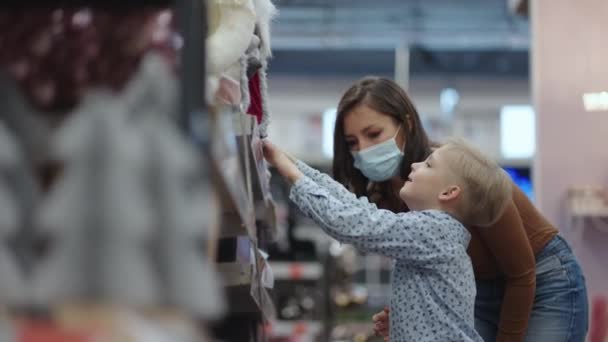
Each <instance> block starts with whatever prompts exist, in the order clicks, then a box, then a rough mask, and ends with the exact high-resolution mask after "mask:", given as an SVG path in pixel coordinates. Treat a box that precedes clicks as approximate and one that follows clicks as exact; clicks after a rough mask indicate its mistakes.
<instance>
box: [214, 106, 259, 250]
mask: <svg viewBox="0 0 608 342" xmlns="http://www.w3.org/2000/svg"><path fill="white" fill-rule="evenodd" d="M232 118H233V117H232V116H231V114H230V113H224V114H223V115H220V117H218V118H217V120H215V121H214V124H213V125H212V129H211V134H212V138H211V144H210V152H211V161H212V162H211V164H212V168H211V169H212V174H213V177H214V180H215V184H216V186H217V189H216V190H217V191H216V193H217V196H218V198H219V200H220V207H221V212H222V216H221V218H222V222H220V236H222V237H226V236H234V235H240V234H242V233H243V232H246V233H247V234H248V235H249V236H250V237H251V238H252V239H255V237H256V229H255V213H254V208H253V205H252V203H251V201H250V198H251V196H250V194H249V191H248V190H247V186H246V175H245V174H244V173H243V167H242V165H241V159H242V157H241V156H240V154H241V151H240V150H239V147H238V144H237V141H236V140H235V138H236V132H235V130H234V128H233V122H232Z"/></svg>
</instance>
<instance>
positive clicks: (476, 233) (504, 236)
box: [468, 184, 557, 342]
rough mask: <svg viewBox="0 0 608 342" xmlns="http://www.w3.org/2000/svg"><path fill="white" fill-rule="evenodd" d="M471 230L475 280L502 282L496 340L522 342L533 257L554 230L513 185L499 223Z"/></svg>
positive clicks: (530, 298) (532, 282)
mask: <svg viewBox="0 0 608 342" xmlns="http://www.w3.org/2000/svg"><path fill="white" fill-rule="evenodd" d="M470 231H471V242H470V244H469V250H468V252H469V255H470V256H471V260H472V261H473V269H474V271H475V278H476V279H480V280H487V279H498V278H502V279H504V280H505V294H504V299H503V302H502V308H501V313H500V324H499V329H498V334H497V337H496V341H501V342H503V341H523V340H524V335H525V332H526V328H527V326H528V319H529V316H530V312H531V310H532V306H533V303H534V294H535V291H536V273H535V267H536V261H535V257H534V256H535V255H536V254H537V253H538V252H540V251H541V250H542V249H543V247H544V246H545V245H546V244H547V243H548V242H549V240H551V238H553V237H554V236H555V235H556V234H557V230H556V229H555V227H553V226H552V225H551V223H549V221H547V220H546V219H545V218H544V217H543V216H542V215H541V214H540V213H539V212H538V210H537V209H536V208H535V207H534V205H533V204H532V203H531V202H530V200H529V199H528V198H527V197H526V195H525V194H524V193H523V192H522V191H521V190H520V189H519V188H518V187H517V186H516V185H515V184H514V185H513V200H512V202H511V203H510V204H509V205H508V207H507V209H506V211H505V213H504V214H503V215H502V217H501V218H500V219H499V220H498V222H496V223H495V224H494V225H493V226H491V227H474V228H472V229H470Z"/></svg>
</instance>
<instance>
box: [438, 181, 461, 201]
mask: <svg viewBox="0 0 608 342" xmlns="http://www.w3.org/2000/svg"><path fill="white" fill-rule="evenodd" d="M461 192H462V189H461V188H460V187H459V186H458V185H449V186H448V187H446V188H445V189H443V190H442V191H441V192H440V193H439V196H438V199H439V201H442V202H447V201H451V200H454V199H456V198H458V196H460V193H461Z"/></svg>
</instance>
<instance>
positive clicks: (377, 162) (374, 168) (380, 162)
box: [351, 126, 403, 182]
mask: <svg viewBox="0 0 608 342" xmlns="http://www.w3.org/2000/svg"><path fill="white" fill-rule="evenodd" d="M399 130H401V126H399V129H397V133H395V136H393V137H392V138H391V139H388V140H387V141H384V142H382V143H380V144H377V145H374V146H370V147H368V148H366V149H364V150H361V151H358V152H357V151H351V154H352V156H353V158H354V159H355V164H354V166H355V167H356V168H357V169H359V170H360V171H361V173H363V175H365V177H367V178H369V179H370V180H372V181H374V182H382V181H385V180H388V179H390V178H392V177H393V176H395V175H396V174H397V172H398V171H399V166H400V165H401V160H402V159H403V152H402V151H401V150H400V149H399V147H398V146H397V140H396V137H397V134H398V133H399Z"/></svg>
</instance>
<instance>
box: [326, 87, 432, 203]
mask: <svg viewBox="0 0 608 342" xmlns="http://www.w3.org/2000/svg"><path fill="white" fill-rule="evenodd" d="M359 105H366V106H368V107H370V108H372V109H373V110H375V111H377V112H380V113H382V114H385V115H388V116H390V117H392V118H393V120H394V121H395V123H396V124H402V125H403V126H402V127H403V129H401V131H400V133H399V134H404V135H405V136H404V137H405V142H406V143H405V148H404V151H403V153H404V157H403V160H402V162H401V166H400V170H399V174H400V175H401V177H402V178H403V179H406V178H407V175H408V174H409V173H410V171H411V165H412V163H416V162H420V161H423V160H424V159H426V157H427V156H428V155H429V154H430V153H431V143H430V142H429V139H428V137H427V135H426V132H425V131H424V128H423V127H422V123H421V121H420V116H419V115H418V111H417V110H416V107H415V106H414V104H413V103H412V101H411V100H410V98H409V97H408V96H407V94H406V93H405V91H404V90H403V89H402V88H401V87H400V86H399V85H398V84H396V83H395V82H393V81H391V80H389V79H385V78H381V77H372V76H368V77H364V78H362V79H360V80H359V81H357V82H356V83H355V84H353V85H352V86H351V87H350V88H349V89H348V90H347V91H346V92H345V93H344V95H343V96H342V99H340V103H339V104H338V110H337V116H336V126H335V129H334V160H333V176H334V178H335V179H336V181H338V182H340V183H341V184H343V185H344V186H346V187H347V188H349V189H350V190H351V191H352V192H354V193H355V194H356V195H357V196H368V197H369V198H370V200H372V201H373V202H375V203H376V204H377V205H378V206H379V207H381V208H384V209H389V210H392V211H395V212H400V211H407V210H408V209H407V206H405V204H404V203H403V201H402V200H401V199H400V198H399V196H398V193H399V189H393V187H392V185H391V182H390V181H385V182H378V183H375V184H371V185H372V186H371V187H370V183H371V182H370V181H369V179H367V178H366V177H365V176H364V175H363V174H362V173H361V171H359V170H358V169H356V168H355V167H354V166H353V165H354V160H353V157H352V155H351V153H350V148H349V147H348V145H347V143H346V138H345V134H344V117H345V116H346V115H347V114H348V113H350V112H351V111H352V110H353V109H354V108H355V107H357V106H359Z"/></svg>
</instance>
